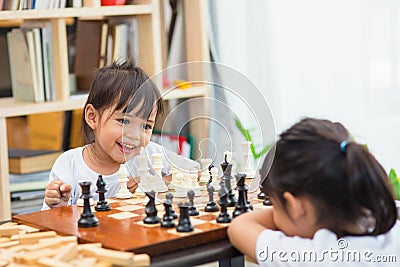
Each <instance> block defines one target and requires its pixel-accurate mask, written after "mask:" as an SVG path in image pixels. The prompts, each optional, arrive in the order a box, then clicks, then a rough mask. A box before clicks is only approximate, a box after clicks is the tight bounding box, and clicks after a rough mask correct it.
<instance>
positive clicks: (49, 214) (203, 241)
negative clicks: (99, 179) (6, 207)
mask: <svg viewBox="0 0 400 267" xmlns="http://www.w3.org/2000/svg"><path fill="white" fill-rule="evenodd" d="M201 198H203V201H202V202H204V200H205V199H204V196H202V197H201ZM137 199H138V200H139V199H140V204H134V205H133V204H132V203H127V202H125V201H117V202H113V203H110V206H111V207H112V209H111V210H110V211H106V212H95V213H94V214H95V216H96V217H97V218H98V220H99V225H98V226H96V227H91V228H80V227H78V224H77V222H78V220H79V218H80V216H81V212H82V207H77V206H76V205H73V206H67V207H60V208H53V209H50V210H45V211H39V212H33V213H29V214H22V215H16V216H14V217H13V221H16V222H18V223H23V224H27V225H30V226H33V227H36V228H39V229H42V230H53V231H56V232H57V233H59V234H63V235H74V236H77V237H78V239H79V241H80V242H81V243H86V242H90V243H92V242H99V243H101V244H102V245H103V247H105V248H110V249H115V250H121V251H132V252H135V253H146V254H149V255H150V256H151V257H155V256H160V255H165V254H167V253H171V252H177V251H179V250H183V249H190V248H194V247H203V249H204V246H207V244H211V243H213V242H219V241H225V242H226V241H227V240H228V239H227V233H226V231H227V227H228V225H229V224H219V223H216V221H215V219H216V218H217V216H218V214H219V213H220V212H211V213H206V212H204V206H205V204H204V205H203V204H201V206H200V207H199V208H198V210H199V211H200V215H198V216H190V219H191V221H192V224H193V225H194V228H195V230H194V231H193V232H191V233H176V231H175V228H172V229H171V228H170V229H165V228H161V227H160V225H159V224H157V225H154V226H143V224H142V221H143V219H144V217H145V212H144V206H145V205H144V199H143V198H140V197H135V198H133V200H134V201H135V200H137ZM197 199H198V198H197ZM249 199H251V202H252V203H253V206H254V209H260V208H265V206H262V201H261V200H258V199H256V197H255V193H253V194H252V196H251V197H249ZM131 200H132V199H131ZM131 200H127V201H128V202H129V201H131ZM175 200H176V201H178V202H179V200H178V199H175ZM109 201H110V202H111V201H112V200H109ZM185 201H186V200H185ZM196 203H197V202H196V198H195V204H196ZM205 203H206V202H205ZM132 205H133V206H135V205H136V206H141V208H140V209H137V210H133V211H130V213H134V214H137V216H136V217H132V218H129V219H122V220H118V219H114V218H111V217H109V216H108V215H110V214H116V213H121V212H122V211H121V210H117V209H116V208H118V207H122V206H132ZM174 206H175V211H177V212H178V211H179V209H178V207H176V205H175V204H174ZM196 206H197V204H196ZM161 207H163V205H162V204H160V205H157V209H158V216H159V217H160V218H162V216H163V215H164V211H163V209H162V208H161ZM233 210H234V207H231V208H228V212H229V214H231V215H232V213H233ZM178 220H179V218H178V219H176V220H175V221H176V223H178ZM228 243H229V242H228Z"/></svg>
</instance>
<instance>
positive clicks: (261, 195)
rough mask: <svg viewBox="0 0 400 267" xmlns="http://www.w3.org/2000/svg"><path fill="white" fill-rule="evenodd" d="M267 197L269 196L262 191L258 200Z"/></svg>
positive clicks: (258, 195)
mask: <svg viewBox="0 0 400 267" xmlns="http://www.w3.org/2000/svg"><path fill="white" fill-rule="evenodd" d="M266 197H267V195H266V194H265V193H264V192H263V191H260V193H258V194H257V198H258V199H265V198H266Z"/></svg>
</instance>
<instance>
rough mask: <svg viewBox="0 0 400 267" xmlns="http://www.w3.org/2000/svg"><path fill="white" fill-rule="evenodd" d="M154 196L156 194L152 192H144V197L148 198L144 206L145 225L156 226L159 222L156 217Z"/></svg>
mask: <svg viewBox="0 0 400 267" xmlns="http://www.w3.org/2000/svg"><path fill="white" fill-rule="evenodd" d="M155 195H156V192H154V191H153V190H152V191H150V192H146V196H147V197H148V198H149V201H148V202H147V204H146V208H145V210H144V211H145V212H146V217H145V218H144V219H143V222H144V223H145V224H156V223H159V222H160V217H158V216H157V208H156V203H155Z"/></svg>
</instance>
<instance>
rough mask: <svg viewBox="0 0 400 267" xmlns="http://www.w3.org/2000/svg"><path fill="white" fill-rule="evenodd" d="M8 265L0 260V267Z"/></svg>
mask: <svg viewBox="0 0 400 267" xmlns="http://www.w3.org/2000/svg"><path fill="white" fill-rule="evenodd" d="M8 263H9V262H8V261H5V260H0V267H5V266H7V265H8Z"/></svg>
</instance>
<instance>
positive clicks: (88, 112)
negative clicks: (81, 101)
mask: <svg viewBox="0 0 400 267" xmlns="http://www.w3.org/2000/svg"><path fill="white" fill-rule="evenodd" d="M98 120H99V113H98V112H97V110H96V109H95V108H94V107H93V105H92V104H88V105H87V106H86V107H85V121H86V123H87V124H88V125H89V127H90V128H91V129H92V130H95V129H96V126H97V122H98Z"/></svg>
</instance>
